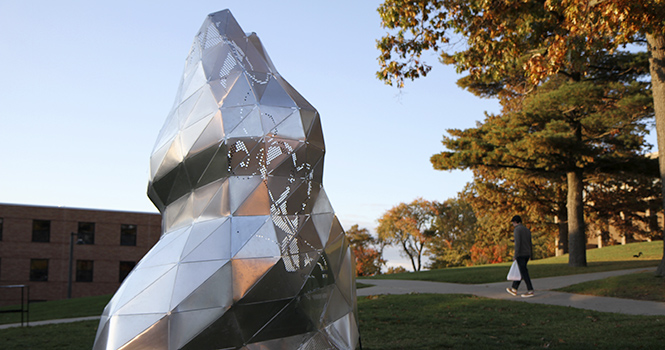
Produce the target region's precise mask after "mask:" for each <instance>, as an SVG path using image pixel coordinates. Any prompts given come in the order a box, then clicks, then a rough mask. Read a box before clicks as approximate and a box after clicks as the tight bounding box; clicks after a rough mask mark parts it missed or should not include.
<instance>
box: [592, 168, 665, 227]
mask: <svg viewBox="0 0 665 350" xmlns="http://www.w3.org/2000/svg"><path fill="white" fill-rule="evenodd" d="M661 186H662V185H661V183H660V179H657V178H656V179H654V176H646V175H636V174H621V173H619V174H612V176H606V175H604V174H594V175H593V176H592V177H591V179H590V181H589V184H588V185H587V188H586V190H585V200H586V203H587V206H586V209H587V213H588V214H587V217H588V218H589V221H590V222H592V223H593V224H594V226H595V227H596V228H597V230H598V231H599V232H601V233H606V234H609V227H610V226H611V227H614V228H616V229H618V231H619V232H621V233H622V235H623V236H626V237H630V236H633V235H641V236H644V237H648V238H652V239H653V238H657V237H658V236H659V234H660V232H659V231H660V230H658V223H657V216H656V213H657V212H659V211H660V210H661V207H660V205H661V204H662V200H661V198H660V191H659V190H658V189H660V187H661Z"/></svg>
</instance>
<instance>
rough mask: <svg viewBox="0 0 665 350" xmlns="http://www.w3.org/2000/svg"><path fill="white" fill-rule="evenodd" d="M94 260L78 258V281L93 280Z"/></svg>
mask: <svg viewBox="0 0 665 350" xmlns="http://www.w3.org/2000/svg"><path fill="white" fill-rule="evenodd" d="M92 266H93V261H92V260H76V282H92Z"/></svg>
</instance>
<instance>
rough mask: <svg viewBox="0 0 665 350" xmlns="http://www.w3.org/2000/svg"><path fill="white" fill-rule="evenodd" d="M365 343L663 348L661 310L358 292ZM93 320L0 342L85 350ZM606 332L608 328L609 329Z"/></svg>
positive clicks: (16, 331)
mask: <svg viewBox="0 0 665 350" xmlns="http://www.w3.org/2000/svg"><path fill="white" fill-rule="evenodd" d="M358 313H359V317H360V322H359V327H360V333H361V335H362V343H363V349H365V350H398V349H399V350H403V349H409V350H418V349H427V350H430V349H448V348H451V349H452V348H454V349H542V348H551V349H662V346H663V344H664V343H665V332H663V331H662V330H663V327H665V316H629V315H620V314H612V313H602V312H594V311H587V310H580V309H573V308H568V307H560V306H549V305H537V304H529V303H521V302H515V301H506V300H491V299H485V298H478V297H474V296H468V295H431V294H413V295H386V296H373V297H361V298H358ZM96 327H97V322H96V321H85V322H76V323H69V324H58V325H47V326H37V327H26V328H10V329H4V330H0V344H2V346H1V347H2V349H7V350H10V349H53V350H60V349H62V350H65V349H67V350H78V349H81V350H83V349H86V350H89V349H90V348H91V347H92V344H93V342H94V337H95V332H96ZM608 335H611V336H608Z"/></svg>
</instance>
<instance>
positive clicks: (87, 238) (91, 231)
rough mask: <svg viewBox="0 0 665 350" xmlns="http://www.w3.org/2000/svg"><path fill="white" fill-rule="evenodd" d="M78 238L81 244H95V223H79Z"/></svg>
mask: <svg viewBox="0 0 665 350" xmlns="http://www.w3.org/2000/svg"><path fill="white" fill-rule="evenodd" d="M78 238H79V239H80V240H81V241H82V242H81V244H95V223H94V222H79V232H78ZM77 243H78V242H77Z"/></svg>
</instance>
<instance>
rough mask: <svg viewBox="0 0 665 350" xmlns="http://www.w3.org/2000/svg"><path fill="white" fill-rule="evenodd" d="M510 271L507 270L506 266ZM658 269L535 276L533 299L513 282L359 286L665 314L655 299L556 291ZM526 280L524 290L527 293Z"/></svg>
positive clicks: (365, 292)
mask: <svg viewBox="0 0 665 350" xmlns="http://www.w3.org/2000/svg"><path fill="white" fill-rule="evenodd" d="M506 270H507V269H506ZM655 270H656V268H655V267H654V268H640V269H630V270H619V271H607V272H597V273H587V274H580V275H569V276H561V277H548V278H537V279H533V280H532V282H533V287H534V289H535V292H536V295H535V296H534V297H533V298H521V297H519V296H518V297H514V296H512V295H510V294H508V293H507V292H506V287H509V286H510V282H509V281H506V282H498V283H490V284H457V283H442V282H428V281H410V280H382V279H358V282H362V283H365V284H371V285H373V286H372V287H368V288H361V289H358V291H357V294H358V296H368V295H377V294H410V293H432V294H472V295H476V296H479V297H485V298H491V299H501V300H513V301H520V302H525V303H535V304H547V305H560V306H569V307H574V308H578V309H587V310H594V311H602V312H615V313H622V314H629V315H665V303H662V302H655V301H639V300H630V299H620V298H609V297H597V296H591V295H581V294H571V293H562V292H554V291H552V289H557V288H563V287H566V286H570V285H573V284H577V283H581V282H586V281H593V280H599V279H603V278H607V277H612V276H620V275H625V274H630V273H638V272H654V271H655ZM525 291H526V287H525V286H524V283H522V285H521V286H520V292H525Z"/></svg>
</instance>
